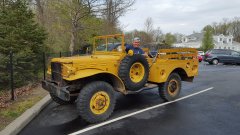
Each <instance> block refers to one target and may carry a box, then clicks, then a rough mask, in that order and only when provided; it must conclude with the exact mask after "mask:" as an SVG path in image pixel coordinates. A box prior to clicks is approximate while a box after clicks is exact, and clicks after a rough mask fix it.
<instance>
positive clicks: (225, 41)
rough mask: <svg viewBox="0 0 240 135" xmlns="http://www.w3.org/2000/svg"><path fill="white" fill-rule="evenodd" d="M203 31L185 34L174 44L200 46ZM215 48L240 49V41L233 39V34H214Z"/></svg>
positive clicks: (176, 45) (188, 46)
mask: <svg viewBox="0 0 240 135" xmlns="http://www.w3.org/2000/svg"><path fill="white" fill-rule="evenodd" d="M202 39H203V33H193V34H191V35H189V36H183V37H182V40H181V41H180V42H177V43H175V44H174V46H175V47H187V48H200V47H201V45H202ZM213 40H214V49H231V50H235V51H240V43H238V42H236V41H233V36H232V35H227V36H225V35H223V34H220V35H214V36H213Z"/></svg>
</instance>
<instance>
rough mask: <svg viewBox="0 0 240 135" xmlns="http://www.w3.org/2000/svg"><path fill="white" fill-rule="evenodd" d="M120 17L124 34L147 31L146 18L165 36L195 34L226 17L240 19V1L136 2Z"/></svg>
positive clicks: (143, 0)
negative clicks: (168, 34) (170, 34)
mask: <svg viewBox="0 0 240 135" xmlns="http://www.w3.org/2000/svg"><path fill="white" fill-rule="evenodd" d="M132 9H133V10H131V11H129V12H127V13H126V14H125V16H123V17H121V18H120V23H121V25H122V27H123V29H124V31H125V32H126V31H131V30H134V29H137V30H143V29H144V22H145V20H146V18H148V17H151V18H152V19H153V24H154V27H155V28H157V27H160V28H161V30H162V31H163V32H164V33H167V32H172V33H177V32H178V33H182V34H191V33H192V32H193V31H197V32H198V31H201V29H202V28H203V27H204V26H205V25H207V24H212V22H220V21H221V20H222V19H223V18H230V19H231V18H233V17H236V16H238V17H240V0H136V3H135V4H134V5H133V7H132Z"/></svg>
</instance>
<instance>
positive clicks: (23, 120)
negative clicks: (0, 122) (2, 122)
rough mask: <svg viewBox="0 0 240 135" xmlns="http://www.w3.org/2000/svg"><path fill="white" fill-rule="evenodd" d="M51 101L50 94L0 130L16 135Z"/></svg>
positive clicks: (1, 133) (4, 134) (6, 134)
mask: <svg viewBox="0 0 240 135" xmlns="http://www.w3.org/2000/svg"><path fill="white" fill-rule="evenodd" d="M50 101H51V97H50V95H49V94H48V95H47V96H45V97H44V98H43V99H42V100H40V101H39V102H37V103H36V104H35V105H34V106H32V107H31V108H29V109H28V110H26V111H25V112H24V113H23V114H22V115H21V116H19V117H18V118H17V119H15V120H14V121H13V122H12V123H10V124H9V125H8V126H7V127H6V128H5V129H3V130H2V131H1V132H0V135H16V134H18V133H19V132H20V131H21V130H22V129H23V128H24V127H25V126H26V125H27V124H28V123H29V122H30V121H31V120H32V119H33V118H34V117H36V116H37V115H38V114H39V112H40V111H41V110H42V109H43V108H44V107H46V106H47V105H48V104H49V103H50Z"/></svg>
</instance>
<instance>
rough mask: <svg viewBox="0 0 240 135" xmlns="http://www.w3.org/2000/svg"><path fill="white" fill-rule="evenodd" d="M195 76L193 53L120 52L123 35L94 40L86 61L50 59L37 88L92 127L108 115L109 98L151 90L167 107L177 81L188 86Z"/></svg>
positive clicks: (112, 101)
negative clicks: (70, 106) (72, 106)
mask: <svg viewBox="0 0 240 135" xmlns="http://www.w3.org/2000/svg"><path fill="white" fill-rule="evenodd" d="M144 50H145V51H146V50H148V49H144ZM197 74H198V59H197V50H195V49H190V48H180V49H179V48H178V49H159V50H157V53H156V54H155V56H152V55H149V57H146V56H143V55H140V54H133V51H132V50H129V51H128V52H126V51H125V43H124V35H123V34H116V35H106V36H97V37H95V38H94V44H93V48H92V53H91V54H90V55H85V56H74V57H62V58H53V59H52V60H51V66H50V68H49V69H48V75H49V77H48V78H47V79H45V80H43V81H42V87H43V88H44V89H45V90H47V91H49V93H50V96H51V98H52V100H53V101H55V102H57V103H59V104H70V103H75V102H76V106H77V109H78V112H79V115H80V116H81V117H82V119H84V120H85V121H87V122H89V123H96V122H101V121H104V120H106V119H107V118H108V117H109V116H110V115H111V113H112V112H113V110H114V106H115V103H116V97H115V94H114V92H120V93H123V94H125V95H127V94H135V93H139V92H141V91H142V90H147V89H151V88H156V87H157V88H158V89H159V95H160V97H162V98H163V99H164V100H165V101H172V100H175V99H176V98H177V97H178V95H179V93H180V90H181V81H190V82H191V81H192V80H193V78H194V76H196V75H197Z"/></svg>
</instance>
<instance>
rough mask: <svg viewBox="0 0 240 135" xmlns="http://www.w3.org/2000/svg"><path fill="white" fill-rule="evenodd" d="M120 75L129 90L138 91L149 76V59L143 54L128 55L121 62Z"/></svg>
mask: <svg viewBox="0 0 240 135" xmlns="http://www.w3.org/2000/svg"><path fill="white" fill-rule="evenodd" d="M118 75H119V77H120V78H121V79H122V81H123V83H124V84H125V87H126V89H127V90H132V91H136V90H139V89H141V88H142V87H143V86H144V85H145V83H146V82H147V80H148V76H149V65H148V61H147V59H146V58H145V57H144V56H143V55H141V54H134V55H132V56H126V57H125V58H124V59H123V60H122V61H121V63H120V66H119V70H118Z"/></svg>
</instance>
